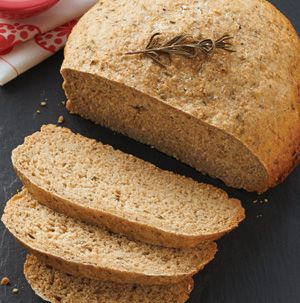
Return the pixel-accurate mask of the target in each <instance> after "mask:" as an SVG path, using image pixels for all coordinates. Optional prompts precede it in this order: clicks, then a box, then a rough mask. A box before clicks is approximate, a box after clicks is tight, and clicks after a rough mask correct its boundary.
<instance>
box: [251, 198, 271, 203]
mask: <svg viewBox="0 0 300 303" xmlns="http://www.w3.org/2000/svg"><path fill="white" fill-rule="evenodd" d="M252 203H253V204H256V203H260V204H263V203H269V200H268V199H256V200H253V202H252Z"/></svg>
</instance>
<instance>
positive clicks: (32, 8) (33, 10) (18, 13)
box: [0, 0, 59, 19]
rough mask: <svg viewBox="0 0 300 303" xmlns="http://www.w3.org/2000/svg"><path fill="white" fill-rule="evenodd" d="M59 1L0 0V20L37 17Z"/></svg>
mask: <svg viewBox="0 0 300 303" xmlns="http://www.w3.org/2000/svg"><path fill="white" fill-rule="evenodd" d="M58 1H59V0H0V18H4V19H24V18H28V17H32V16H35V15H38V14H40V13H42V12H44V11H45V10H47V9H49V8H50V7H51V6H53V5H54V4H55V3H57V2H58Z"/></svg>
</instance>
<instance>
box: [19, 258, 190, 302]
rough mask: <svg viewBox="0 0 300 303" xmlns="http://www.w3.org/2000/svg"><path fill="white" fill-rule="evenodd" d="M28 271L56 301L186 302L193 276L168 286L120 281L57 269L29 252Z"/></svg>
mask: <svg viewBox="0 0 300 303" xmlns="http://www.w3.org/2000/svg"><path fill="white" fill-rule="evenodd" d="M24 274H25V277H26V279H27V281H28V283H29V284H30V285H31V287H32V289H33V290H34V291H35V292H36V294H37V295H39V296H40V297H42V298H43V299H45V300H47V301H50V302H52V303H60V302H64V303H82V302H97V303H115V302H118V303H128V302H132V303H139V302H143V303H153V302H160V303H174V302H176V303H184V302H186V301H187V300H188V298H189V295H190V292H191V291H192V289H193V280H192V279H191V278H188V279H186V280H184V281H182V282H180V283H177V284H173V285H165V286H141V285H134V284H132V285H131V284H123V285H120V284H116V283H112V282H100V281H95V280H90V279H84V278H78V277H74V276H71V275H67V274H65V273H63V272H60V271H58V270H55V269H53V268H52V267H51V266H49V265H46V264H45V263H43V262H41V261H40V260H38V259H37V258H36V257H34V256H27V258H26V262H25V264H24Z"/></svg>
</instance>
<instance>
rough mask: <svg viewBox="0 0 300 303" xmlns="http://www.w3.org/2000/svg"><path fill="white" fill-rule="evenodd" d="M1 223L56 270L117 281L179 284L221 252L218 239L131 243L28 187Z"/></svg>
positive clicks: (8, 207) (12, 204) (5, 213)
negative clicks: (171, 244)
mask: <svg viewBox="0 0 300 303" xmlns="http://www.w3.org/2000/svg"><path fill="white" fill-rule="evenodd" d="M2 221H3V222H4V224H5V226H6V227H7V228H8V230H9V231H10V232H11V233H12V234H13V235H14V237H15V238H16V239H17V240H18V242H20V243H21V244H22V245H23V246H24V247H25V248H27V249H28V250H29V252H30V253H32V254H33V255H35V256H36V257H38V258H39V259H40V260H42V261H44V262H46V263H47V264H50V265H52V266H53V267H54V268H56V269H58V270H62V271H64V272H67V273H69V274H72V275H75V276H82V277H86V278H91V279H96V280H102V281H113V282H116V283H138V284H145V285H165V284H171V283H177V282H179V281H182V280H184V279H186V278H188V277H190V276H192V275H194V274H196V273H197V272H198V271H200V270H201V269H203V267H204V266H205V265H206V264H207V263H209V262H210V261H211V260H212V259H213V258H214V256H215V253H216V251H217V245H216V244H215V243H203V244H201V245H199V246H198V247H196V248H193V249H172V248H164V247H159V246H154V245H149V244H145V243H142V242H135V241H130V240H128V239H127V238H126V237H124V236H121V235H118V234H113V233H111V232H109V231H108V230H106V229H105V228H104V227H98V226H93V225H89V224H85V223H83V222H80V221H78V220H74V219H72V218H69V217H67V216H65V215H63V214H59V213H56V212H54V211H53V210H51V209H49V208H48V207H46V206H44V205H41V204H39V203H38V202H37V201H36V200H35V199H34V198H32V196H31V195H30V194H29V193H28V192H27V190H23V191H22V192H20V193H19V194H17V195H15V196H14V197H13V198H12V199H11V200H10V201H8V203H7V205H6V207H5V210H4V214H3V217H2Z"/></svg>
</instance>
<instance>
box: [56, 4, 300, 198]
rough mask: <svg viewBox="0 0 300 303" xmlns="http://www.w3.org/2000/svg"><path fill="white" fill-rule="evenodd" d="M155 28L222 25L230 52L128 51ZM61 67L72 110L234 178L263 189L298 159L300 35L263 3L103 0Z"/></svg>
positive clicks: (206, 29)
mask: <svg viewBox="0 0 300 303" xmlns="http://www.w3.org/2000/svg"><path fill="white" fill-rule="evenodd" d="M154 33H161V35H160V36H159V38H158V39H160V41H162V42H161V43H163V41H167V40H170V39H171V38H173V37H175V36H176V35H179V34H181V33H186V34H189V35H191V36H192V37H193V38H194V39H206V38H207V39H213V40H217V39H218V38H220V37H221V36H223V35H224V34H229V35H230V36H232V37H233V39H232V43H233V48H234V49H235V51H236V52H234V53H229V52H226V51H224V50H222V49H216V50H215V51H214V52H212V53H211V54H209V55H207V56H205V55H201V54H199V55H198V56H196V57H195V58H193V59H190V58H186V57H183V56H178V55H174V54H172V55H171V56H170V62H169V63H168V64H167V66H166V67H165V68H164V67H161V66H160V65H158V64H156V63H155V62H154V60H152V59H151V58H149V57H146V56H145V55H143V54H139V55H131V56H129V55H125V53H126V52H130V51H136V50H143V49H145V48H146V46H147V44H148V41H149V39H150V37H151V36H152V35H153V34H154ZM283 41H284V43H283ZM152 55H153V54H152ZM61 72H62V75H63V77H64V80H65V81H64V89H65V92H66V94H67V97H68V99H69V101H68V103H67V107H68V109H69V110H70V112H72V113H76V114H80V115H81V116H83V117H85V118H88V119H91V120H92V121H94V122H96V123H99V124H101V125H104V126H107V127H109V128H112V129H113V130H116V131H119V132H121V133H123V134H126V135H128V136H130V137H132V138H135V139H136V140H139V141H141V142H144V143H147V144H150V145H152V146H154V147H156V148H157V149H159V150H161V151H163V152H165V153H167V154H169V155H171V156H174V157H175V158H178V159H179V160H181V161H183V162H185V163H187V164H189V165H191V166H192V167H194V168H196V169H197V170H199V171H201V172H203V173H207V174H209V175H211V176H213V177H216V178H219V179H221V180H223V181H224V182H225V183H226V184H228V185H230V186H233V187H237V188H244V189H246V190H248V191H258V192H263V191H265V190H267V189H268V188H269V187H272V186H275V185H276V184H278V183H279V182H281V181H282V180H283V179H284V178H285V177H286V176H287V175H288V173H289V172H290V171H291V170H292V169H293V168H294V167H295V166H296V165H297V164H298V163H299V150H300V118H299V116H300V42H299V37H298V35H297V33H296V32H295V30H294V28H293V27H292V25H291V24H290V22H289V21H288V20H287V19H286V18H285V17H284V16H283V15H282V14H281V13H280V12H279V11H278V10H277V9H276V8H274V7H273V6H272V5H271V4H270V3H268V2H267V1H264V0H252V1H244V0H223V1H219V0H210V1H206V0H197V1H190V0H157V1H138V0H134V1H127V0H116V1H113V2H111V1H99V2H98V4H96V5H95V6H94V7H93V8H92V9H91V10H90V11H89V12H88V13H87V14H86V15H85V16H84V17H83V18H82V19H81V20H80V21H79V23H78V24H77V26H76V27H75V28H74V30H73V32H72V34H71V36H70V38H69V40H68V43H67V46H66V49H65V60H64V63H63V66H62V70H61Z"/></svg>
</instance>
